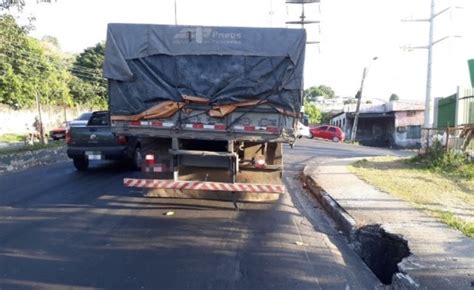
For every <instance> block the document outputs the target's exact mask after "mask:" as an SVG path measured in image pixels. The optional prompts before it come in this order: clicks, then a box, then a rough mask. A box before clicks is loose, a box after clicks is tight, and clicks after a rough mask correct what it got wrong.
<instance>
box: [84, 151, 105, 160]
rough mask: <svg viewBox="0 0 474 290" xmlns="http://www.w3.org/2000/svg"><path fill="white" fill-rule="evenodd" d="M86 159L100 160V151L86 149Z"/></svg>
mask: <svg viewBox="0 0 474 290" xmlns="http://www.w3.org/2000/svg"><path fill="white" fill-rule="evenodd" d="M86 156H87V159H89V160H101V159H102V153H101V152H100V151H86Z"/></svg>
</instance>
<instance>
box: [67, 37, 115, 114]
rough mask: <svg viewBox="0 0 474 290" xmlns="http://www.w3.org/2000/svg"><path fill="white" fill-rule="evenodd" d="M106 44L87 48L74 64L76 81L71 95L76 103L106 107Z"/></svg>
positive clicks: (73, 82)
mask: <svg viewBox="0 0 474 290" xmlns="http://www.w3.org/2000/svg"><path fill="white" fill-rule="evenodd" d="M104 53H105V44H104V43H102V42H101V43H98V44H96V45H95V46H93V47H89V48H86V49H85V50H84V51H83V52H82V53H80V54H79V55H78V56H77V57H76V59H75V61H74V62H73V64H72V67H71V71H72V74H73V75H74V77H75V78H74V79H73V80H72V81H71V83H70V86H71V93H72V95H73V98H74V100H75V101H76V102H79V103H89V104H93V105H100V106H105V105H106V104H107V82H106V81H105V79H104V78H103V76H102V67H103V66H104Z"/></svg>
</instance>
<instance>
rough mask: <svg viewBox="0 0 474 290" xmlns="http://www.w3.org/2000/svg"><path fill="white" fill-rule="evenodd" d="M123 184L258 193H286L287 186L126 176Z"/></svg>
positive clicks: (128, 185) (141, 186)
mask: <svg viewBox="0 0 474 290" xmlns="http://www.w3.org/2000/svg"><path fill="white" fill-rule="evenodd" d="M123 184H124V185H125V186H127V187H139V188H157V189H176V190H201V191H231V192H257V193H285V192H286V187H285V186H284V185H279V184H254V183H225V182H207V181H174V180H172V179H137V178H125V179H124V180H123Z"/></svg>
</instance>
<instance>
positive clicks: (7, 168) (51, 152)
mask: <svg viewBox="0 0 474 290" xmlns="http://www.w3.org/2000/svg"><path fill="white" fill-rule="evenodd" d="M67 159H68V157H67V154H66V146H62V147H58V148H48V149H39V150H31V151H25V152H20V153H14V154H8V155H1V156H0V175H3V174H8V173H13V172H19V171H23V170H26V169H28V168H31V167H37V166H44V165H48V164H52V163H56V162H59V161H65V160H67Z"/></svg>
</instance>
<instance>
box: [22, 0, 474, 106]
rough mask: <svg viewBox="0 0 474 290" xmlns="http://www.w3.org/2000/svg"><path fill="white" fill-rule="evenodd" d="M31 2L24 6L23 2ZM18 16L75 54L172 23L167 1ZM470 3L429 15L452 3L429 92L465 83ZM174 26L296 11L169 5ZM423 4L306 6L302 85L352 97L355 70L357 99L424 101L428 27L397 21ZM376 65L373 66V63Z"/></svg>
mask: <svg viewBox="0 0 474 290" xmlns="http://www.w3.org/2000/svg"><path fill="white" fill-rule="evenodd" d="M28 1H30V2H28ZM28 1H27V3H28V5H27V8H26V9H25V11H24V12H23V15H24V16H34V17H35V18H36V21H35V26H36V29H35V30H34V31H33V32H32V33H31V34H32V35H33V36H34V37H37V38H41V37H42V36H44V35H51V36H54V37H56V38H58V40H59V43H60V45H61V48H62V50H64V51H66V52H72V53H78V52H81V51H82V50H83V49H84V48H86V47H89V46H93V45H95V44H96V43H97V42H99V41H104V40H105V36H106V26H107V23H110V22H123V23H152V24H174V22H175V16H174V0H134V1H129V0H56V2H55V1H52V2H53V3H52V4H37V3H36V1H34V0H28ZM471 2H474V1H472V0H436V8H435V10H436V11H441V10H443V9H444V8H446V7H451V6H459V7H463V8H462V9H455V8H454V9H451V10H450V11H449V12H446V13H443V14H442V15H440V16H438V17H437V18H436V20H435V22H434V40H437V39H440V38H443V37H445V36H450V35H451V36H453V35H460V36H462V37H460V38H458V37H450V38H448V39H447V40H444V41H442V42H439V43H438V44H436V45H435V46H434V47H433V77H432V80H433V81H432V87H433V90H432V95H433V96H434V97H442V96H447V95H451V94H453V93H454V92H455V91H456V87H457V86H458V85H462V86H467V85H469V81H468V80H469V77H468V69H467V59H469V58H474V34H473V33H472V32H471V31H469V29H470V28H472V27H474V19H469V17H467V16H468V15H473V12H474V3H471ZM176 3H177V21H178V24H180V25H205V26H253V27H295V26H292V25H286V24H285V22H286V21H290V20H298V17H299V15H300V14H301V6H300V5H294V4H286V3H285V0H200V1H196V0H176ZM429 12H430V0H358V1H354V0H321V3H320V4H310V5H305V14H306V16H307V19H308V20H320V24H319V25H311V26H307V34H308V40H313V41H319V42H320V43H319V44H309V45H307V48H306V62H305V87H306V88H307V87H310V86H317V85H329V86H331V87H332V88H333V89H334V90H335V92H336V94H337V95H339V96H354V95H355V93H356V92H357V90H358V89H359V87H360V83H361V78H362V71H363V69H364V67H368V69H369V73H368V75H367V78H366V82H365V86H364V97H368V98H374V99H384V100H386V99H388V98H389V96H390V95H391V94H392V93H396V94H397V95H399V97H400V98H401V99H406V100H417V101H423V100H424V98H425V94H426V75H427V58H428V57H427V55H428V53H427V49H414V50H408V49H402V48H401V47H409V46H426V45H427V43H428V35H429V34H428V32H429V25H428V24H427V23H426V22H403V21H402V19H410V18H411V19H426V18H428V16H429ZM374 57H377V60H375V61H372V58H374Z"/></svg>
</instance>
